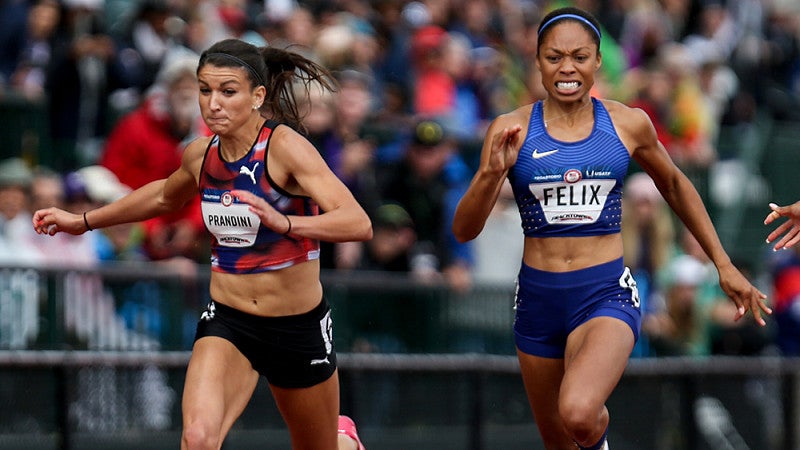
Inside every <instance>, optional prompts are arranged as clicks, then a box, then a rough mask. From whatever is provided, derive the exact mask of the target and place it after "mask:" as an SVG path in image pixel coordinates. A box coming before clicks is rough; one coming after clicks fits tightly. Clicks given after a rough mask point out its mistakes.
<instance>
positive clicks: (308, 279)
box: [209, 260, 322, 317]
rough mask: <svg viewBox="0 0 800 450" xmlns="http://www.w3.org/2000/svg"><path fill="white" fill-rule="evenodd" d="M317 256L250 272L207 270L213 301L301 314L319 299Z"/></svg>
mask: <svg viewBox="0 0 800 450" xmlns="http://www.w3.org/2000/svg"><path fill="white" fill-rule="evenodd" d="M319 274H320V266H319V260H312V261H307V262H304V263H300V264H296V265H294V266H290V267H287V268H285V269H279V270H274V271H269V272H260V273H253V274H230V273H222V272H214V271H212V272H211V285H210V288H209V289H210V293H211V298H212V299H214V300H215V301H218V302H220V303H223V304H225V305H226V306H230V307H231V308H236V309H238V310H240V311H242V312H245V313H248V314H254V315H257V316H267V317H278V316H289V315H295V314H302V313H305V312H308V311H310V310H312V309H313V308H314V307H316V306H317V305H319V302H320V300H322V284H321V283H320V281H319Z"/></svg>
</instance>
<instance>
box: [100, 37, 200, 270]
mask: <svg viewBox="0 0 800 450" xmlns="http://www.w3.org/2000/svg"><path fill="white" fill-rule="evenodd" d="M197 60H198V57H197V55H194V54H189V53H184V54H180V55H178V56H176V57H174V58H172V59H171V60H170V61H168V62H167V63H166V64H165V65H164V66H163V67H162V68H161V70H160V71H159V74H158V77H157V78H156V82H155V84H154V85H153V86H152V88H151V89H150V90H149V91H148V93H147V97H146V99H145V101H144V102H143V103H142V105H141V106H139V107H138V108H136V110H134V111H132V112H131V113H129V114H127V115H126V116H124V117H123V118H122V119H121V120H120V121H119V122H118V123H117V125H116V126H115V127H114V129H113V130H112V131H111V134H110V135H109V136H108V139H107V141H106V143H105V147H104V149H103V153H102V155H101V159H100V164H101V165H103V166H104V167H106V168H108V169H110V170H111V171H112V172H113V173H114V174H115V175H116V176H117V178H119V181H121V182H122V183H123V184H125V185H127V186H128V187H130V188H131V189H138V188H139V187H142V186H144V185H145V184H147V183H149V182H151V181H155V180H158V179H161V178H165V177H167V176H168V175H169V174H170V173H172V172H173V171H174V170H175V169H177V168H178V167H180V164H181V155H182V152H183V147H184V144H185V142H187V141H188V140H189V139H191V138H192V137H194V136H196V135H198V134H201V133H202V131H201V126H200V118H199V115H200V110H199V108H198V106H197V105H198V103H197V93H198V87H197V75H196V74H195V71H196V69H197ZM143 225H144V233H145V236H144V238H145V241H144V247H145V251H146V253H147V257H148V258H149V259H151V260H155V261H161V260H168V259H172V258H186V259H189V260H192V261H200V260H206V258H205V257H206V249H205V247H203V246H201V245H199V243H200V242H204V241H205V240H204V239H202V237H203V236H205V230H204V228H203V221H202V216H201V215H200V200H199V198H195V199H194V200H193V201H192V202H191V203H189V204H188V205H187V206H186V207H184V208H183V209H181V210H180V211H177V212H175V213H172V214H169V215H166V216H162V217H158V218H155V219H150V220H148V221H146V222H144V223H143Z"/></svg>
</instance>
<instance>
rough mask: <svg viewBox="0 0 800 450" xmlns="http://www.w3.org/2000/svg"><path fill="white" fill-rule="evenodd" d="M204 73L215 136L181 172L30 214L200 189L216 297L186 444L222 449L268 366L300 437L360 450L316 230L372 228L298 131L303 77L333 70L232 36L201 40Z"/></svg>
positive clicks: (206, 112) (321, 236)
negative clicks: (205, 43)
mask: <svg viewBox="0 0 800 450" xmlns="http://www.w3.org/2000/svg"><path fill="white" fill-rule="evenodd" d="M197 78H198V82H199V85H200V111H201V113H202V116H203V119H204V121H205V123H206V125H208V128H209V129H210V130H211V132H212V133H213V135H212V136H208V137H201V138H198V139H196V140H195V141H193V142H192V143H190V144H189V145H188V146H187V147H186V149H185V150H184V153H183V158H182V162H181V167H180V168H179V169H178V170H176V171H175V172H174V173H172V174H171V175H170V176H169V177H168V178H166V179H163V180H159V181H154V182H152V183H150V184H147V185H145V186H143V187H141V188H139V189H137V190H135V191H133V192H132V193H131V194H129V195H128V196H126V197H123V198H122V199H120V200H118V201H116V202H113V203H111V204H109V205H106V206H103V207H102V208H98V209H95V210H92V211H86V212H82V213H79V214H73V213H70V212H67V211H63V210H60V209H57V208H47V209H42V210H39V211H36V212H35V213H34V216H33V226H34V228H35V229H36V231H37V232H38V233H40V234H50V235H54V234H56V233H59V232H65V233H70V234H81V233H84V232H86V231H91V230H92V229H95V228H101V227H108V226H112V225H116V224H120V223H127V222H138V221H142V220H146V219H149V218H152V217H155V216H158V215H162V214H165V213H168V212H171V211H176V210H178V209H180V208H181V207H182V206H183V205H184V204H186V203H187V202H188V201H189V200H190V199H192V198H193V197H194V196H195V195H198V193H199V194H200V196H201V201H202V211H203V220H204V221H205V224H206V228H208V231H209V232H210V234H211V237H212V238H211V247H212V258H211V282H210V286H209V289H210V294H211V298H212V301H211V303H210V304H209V305H208V307H207V309H206V310H205V311H204V312H203V313H202V315H201V317H200V319H199V321H198V326H197V333H196V338H195V343H194V348H193V349H192V356H191V359H190V361H189V367H188V369H187V373H186V381H185V384H184V393H183V434H182V438H181V448H182V449H184V450H186V449H209V450H210V449H219V448H220V447H221V446H222V444H223V441H224V440H225V436H226V435H227V434H228V432H229V431H230V429H231V427H232V426H233V424H234V422H235V421H236V419H237V418H238V417H239V415H240V414H241V413H242V411H243V410H244V408H245V407H246V406H247V404H248V402H249V401H250V397H251V396H252V394H253V392H254V390H255V388H256V384H257V382H258V379H259V376H264V377H265V378H266V379H267V381H268V382H269V386H270V389H271V391H272V395H273V397H274V399H275V402H276V404H277V406H278V409H279V410H280V412H281V415H282V416H283V419H284V421H285V422H286V424H287V425H288V427H289V434H290V436H291V440H292V446H293V448H302V449H317V450H331V449H337V448H338V449H339V450H345V449H347V450H356V449H358V450H363V449H364V447H363V445H362V444H361V443H360V442H359V439H358V434H357V433H356V428H355V424H354V423H353V421H352V420H350V418H348V417H346V416H340V415H339V378H338V371H337V368H336V352H335V350H334V347H333V340H332V324H331V318H330V307H329V306H328V304H327V302H326V301H325V298H324V296H323V292H322V286H321V284H320V281H319V276H320V264H319V241H320V240H325V241H329V242H342V241H363V240H368V239H370V238H371V237H372V227H371V224H370V220H369V218H368V216H367V214H366V213H365V212H364V210H363V209H362V208H361V206H360V205H359V204H358V202H357V201H356V200H355V198H354V197H353V195H352V194H351V193H350V191H349V190H348V189H347V188H346V187H345V185H344V184H343V183H342V182H341V181H340V180H339V179H338V178H337V177H336V176H335V175H334V174H333V172H332V171H331V170H330V169H329V168H328V166H327V165H326V164H325V162H324V160H323V159H322V157H321V156H320V154H319V152H318V151H317V149H316V148H314V146H313V145H312V144H311V143H310V142H309V141H308V140H307V139H306V138H305V137H304V136H303V135H302V134H300V133H299V132H298V131H296V128H301V127H302V124H301V119H302V118H301V117H299V116H298V115H297V111H298V109H297V103H296V101H295V98H294V94H293V92H295V89H296V88H295V86H294V83H295V81H298V82H300V83H303V84H305V88H306V89H310V88H311V86H310V84H311V83H319V84H320V85H321V86H323V87H326V88H329V89H333V88H334V86H333V85H332V84H331V80H332V78H331V77H330V74H329V73H328V72H327V71H326V70H325V69H323V68H322V67H320V66H318V65H317V64H315V63H313V62H312V61H310V60H308V59H306V58H304V57H302V56H300V55H298V54H296V53H292V52H288V51H284V50H279V49H274V48H269V47H266V48H257V47H255V46H253V45H251V44H248V43H246V42H244V41H240V40H236V39H227V40H224V41H220V42H218V43H216V44H214V45H213V46H211V47H210V48H209V49H208V50H206V51H205V52H203V54H202V55H201V56H200V61H199V65H198V69H197ZM315 88H316V87H315ZM306 93H308V92H306ZM321 211H324V212H321Z"/></svg>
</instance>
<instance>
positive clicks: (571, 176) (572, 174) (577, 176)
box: [564, 169, 583, 183]
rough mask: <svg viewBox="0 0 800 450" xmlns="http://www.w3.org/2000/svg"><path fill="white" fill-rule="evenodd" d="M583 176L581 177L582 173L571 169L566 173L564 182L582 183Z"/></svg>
mask: <svg viewBox="0 0 800 450" xmlns="http://www.w3.org/2000/svg"><path fill="white" fill-rule="evenodd" d="M581 178H583V175H581V171H580V170H578V169H570V170H568V171H566V172H565V173H564V182H565V183H577V182H578V181H581Z"/></svg>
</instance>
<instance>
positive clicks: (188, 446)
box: [181, 422, 220, 450]
mask: <svg viewBox="0 0 800 450" xmlns="http://www.w3.org/2000/svg"><path fill="white" fill-rule="evenodd" d="M219 439H220V435H219V432H218V431H214V430H213V427H211V426H209V424H207V423H203V422H192V423H187V424H184V427H183V436H182V437H181V441H182V442H181V448H182V449H183V450H217V449H219V448H220V443H219Z"/></svg>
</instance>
